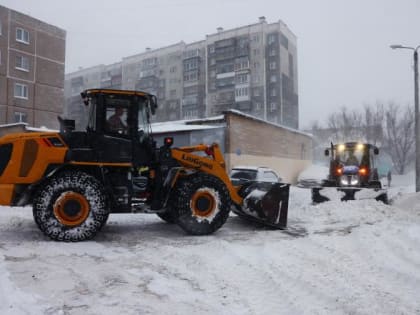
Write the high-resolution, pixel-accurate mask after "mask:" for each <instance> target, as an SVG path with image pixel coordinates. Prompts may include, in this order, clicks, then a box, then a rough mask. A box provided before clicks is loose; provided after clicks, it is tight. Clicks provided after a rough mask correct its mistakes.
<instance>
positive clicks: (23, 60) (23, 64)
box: [15, 56, 29, 72]
mask: <svg viewBox="0 0 420 315" xmlns="http://www.w3.org/2000/svg"><path fill="white" fill-rule="evenodd" d="M15 67H16V69H18V70H22V71H26V72H28V71H29V58H28V57H25V56H16V65H15Z"/></svg>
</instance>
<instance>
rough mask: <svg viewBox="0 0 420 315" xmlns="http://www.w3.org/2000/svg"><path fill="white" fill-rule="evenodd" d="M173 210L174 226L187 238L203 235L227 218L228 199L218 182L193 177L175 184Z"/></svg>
mask: <svg viewBox="0 0 420 315" xmlns="http://www.w3.org/2000/svg"><path fill="white" fill-rule="evenodd" d="M174 194H175V196H176V197H177V200H176V201H175V202H174V210H175V213H176V214H177V216H178V219H177V223H178V225H179V226H180V227H181V228H182V229H183V230H184V231H185V232H187V233H188V234H192V235H207V234H211V233H213V232H215V231H216V230H218V229H219V228H220V227H221V226H222V225H223V224H224V223H225V222H226V220H227V218H228V217H229V211H230V205H231V201H230V195H229V192H228V190H227V188H226V186H225V184H224V183H223V182H222V181H221V180H219V179H218V178H216V177H214V176H211V175H207V174H201V173H197V174H195V175H192V176H191V177H190V178H188V180H183V181H181V182H180V183H178V184H177V186H176V188H175V191H174Z"/></svg>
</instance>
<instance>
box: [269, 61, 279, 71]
mask: <svg viewBox="0 0 420 315" xmlns="http://www.w3.org/2000/svg"><path fill="white" fill-rule="evenodd" d="M269 68H270V70H275V69H276V68H277V64H276V62H275V61H272V62H270V64H269Z"/></svg>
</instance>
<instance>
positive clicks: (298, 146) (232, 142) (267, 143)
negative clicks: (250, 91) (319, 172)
mask: <svg viewBox="0 0 420 315" xmlns="http://www.w3.org/2000/svg"><path fill="white" fill-rule="evenodd" d="M225 115H226V123H227V129H226V130H227V131H226V132H227V135H226V146H225V158H226V160H227V165H228V168H229V169H230V168H232V167H233V166H235V165H239V164H241V165H256V166H268V167H272V168H273V169H275V170H276V171H278V173H279V175H280V176H281V177H282V178H283V179H284V180H285V181H287V182H290V183H295V182H296V180H297V176H298V175H299V173H300V172H301V171H302V170H304V169H305V168H306V167H307V166H308V165H310V164H311V161H312V137H311V136H310V135H308V134H305V133H303V132H299V131H297V130H293V129H290V128H285V127H281V126H279V125H275V124H270V123H267V122H264V121H262V120H259V119H255V118H253V117H250V116H246V115H241V114H236V113H230V112H228V113H226V114H225Z"/></svg>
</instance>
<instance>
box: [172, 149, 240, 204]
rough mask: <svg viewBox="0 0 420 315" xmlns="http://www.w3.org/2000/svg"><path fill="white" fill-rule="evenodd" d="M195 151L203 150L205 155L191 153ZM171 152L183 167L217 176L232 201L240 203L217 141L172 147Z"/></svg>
mask: <svg viewBox="0 0 420 315" xmlns="http://www.w3.org/2000/svg"><path fill="white" fill-rule="evenodd" d="M195 152H204V153H205V154H206V156H201V155H197V154H193V153H195ZM171 153H172V157H173V158H174V159H175V160H177V161H178V163H179V164H181V165H182V166H183V167H185V168H189V169H195V170H198V171H200V172H205V173H207V174H210V175H213V176H215V177H217V178H219V179H220V180H221V181H222V182H223V183H224V184H225V185H226V187H227V189H228V191H229V194H230V198H231V199H232V201H233V202H234V203H236V204H238V205H241V204H242V202H243V200H242V198H241V197H240V196H239V195H238V192H237V190H236V188H235V187H234V186H233V185H232V182H231V181H230V178H229V176H228V174H227V172H226V163H225V159H224V158H223V154H222V151H221V150H220V147H219V145H218V144H217V143H213V144H212V145H204V144H199V145H196V146H188V147H180V148H172V149H171Z"/></svg>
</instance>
